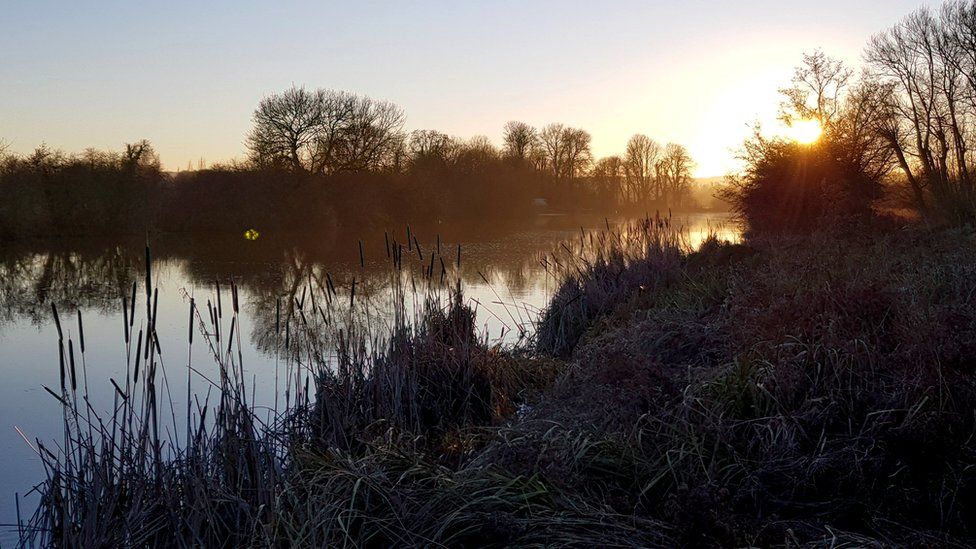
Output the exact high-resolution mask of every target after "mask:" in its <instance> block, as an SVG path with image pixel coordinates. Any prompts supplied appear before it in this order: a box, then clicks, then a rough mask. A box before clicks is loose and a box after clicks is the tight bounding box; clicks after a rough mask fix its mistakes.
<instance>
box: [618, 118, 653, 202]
mask: <svg viewBox="0 0 976 549" xmlns="http://www.w3.org/2000/svg"><path fill="white" fill-rule="evenodd" d="M660 156H661V146H660V145H659V144H658V143H657V142H656V141H654V140H653V139H651V138H650V137H648V136H646V135H643V134H636V135H634V136H632V137H631V138H630V139H629V140H628V141H627V150H626V152H625V153H624V161H623V162H624V173H625V176H626V179H625V180H626V187H627V195H628V198H629V200H630V201H631V202H632V203H634V204H637V203H644V205H646V204H647V202H648V201H656V200H660V199H661V198H662V194H663V191H662V189H661V188H660V185H659V184H658V181H657V179H656V174H655V167H656V166H657V163H658V160H659V159H660Z"/></svg>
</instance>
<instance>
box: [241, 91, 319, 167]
mask: <svg viewBox="0 0 976 549" xmlns="http://www.w3.org/2000/svg"><path fill="white" fill-rule="evenodd" d="M324 103H325V92H324V91H323V90H316V91H308V90H306V89H305V88H304V87H301V88H298V87H292V88H291V89H289V90H286V91H284V92H283V93H280V94H275V95H272V96H270V97H266V98H264V99H262V100H261V102H260V103H259V104H258V108H257V109H256V110H255V111H254V118H253V120H254V128H253V129H252V130H251V134H250V135H249V136H248V139H247V147H248V149H249V150H250V152H251V156H252V158H253V159H254V160H255V161H256V162H257V163H258V164H261V165H282V164H284V165H287V166H289V167H290V168H292V169H294V170H296V171H306V172H308V171H312V170H313V167H314V158H315V157H316V156H317V155H318V154H319V153H318V152H317V147H318V146H319V144H320V141H321V138H322V126H323V119H324V117H325V113H324Z"/></svg>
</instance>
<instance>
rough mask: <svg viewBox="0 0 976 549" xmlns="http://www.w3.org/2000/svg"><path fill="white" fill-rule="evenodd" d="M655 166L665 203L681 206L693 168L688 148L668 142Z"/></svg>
mask: <svg viewBox="0 0 976 549" xmlns="http://www.w3.org/2000/svg"><path fill="white" fill-rule="evenodd" d="M656 167H657V170H656V171H657V174H658V177H659V178H660V186H661V187H662V189H663V194H664V198H665V201H666V203H667V204H668V206H669V207H681V206H682V205H683V203H684V200H685V198H687V196H688V192H689V190H690V187H691V180H692V177H691V174H692V171H693V170H694V169H695V162H694V161H693V160H692V159H691V155H690V154H689V153H688V149H686V148H684V147H683V146H681V145H678V144H675V143H668V144H667V146H666V147H665V148H664V154H663V156H662V157H661V160H660V161H659V162H658V164H657V166H656Z"/></svg>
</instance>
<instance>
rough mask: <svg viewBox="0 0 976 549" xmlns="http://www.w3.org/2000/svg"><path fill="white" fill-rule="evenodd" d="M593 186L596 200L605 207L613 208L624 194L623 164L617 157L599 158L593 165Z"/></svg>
mask: <svg viewBox="0 0 976 549" xmlns="http://www.w3.org/2000/svg"><path fill="white" fill-rule="evenodd" d="M591 175H592V178H593V184H594V185H595V187H596V194H597V197H598V200H599V201H600V202H601V203H602V204H604V205H607V206H615V205H616V204H617V203H618V202H619V201H620V200H621V197H622V194H623V192H624V189H623V182H624V162H623V160H622V159H621V158H620V157H619V156H616V155H614V156H607V157H605V158H601V159H600V160H598V161H597V163H596V164H594V165H593V171H592V174H591Z"/></svg>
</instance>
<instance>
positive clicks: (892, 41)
mask: <svg viewBox="0 0 976 549" xmlns="http://www.w3.org/2000/svg"><path fill="white" fill-rule="evenodd" d="M974 48H976V2H972V1H964V2H949V3H947V4H945V5H944V6H943V8H942V9H941V11H939V12H938V13H933V12H932V11H930V10H928V9H920V10H918V11H916V12H914V13H912V14H911V15H909V16H908V17H907V18H905V19H904V20H902V21H901V22H900V23H898V24H897V25H895V26H894V27H892V28H890V29H888V30H887V31H885V32H883V33H881V34H878V35H877V36H875V37H874V38H872V40H871V42H870V45H869V46H868V48H867V53H866V59H867V61H868V63H869V64H870V66H871V68H872V70H873V71H874V75H875V77H876V79H877V80H878V81H879V82H880V84H881V85H883V86H885V88H884V89H885V95H884V97H883V99H884V100H885V108H886V114H887V115H888V119H887V123H886V124H885V125H884V126H882V132H881V133H882V135H883V136H884V137H885V138H886V139H887V142H888V144H889V146H890V148H891V150H892V154H893V155H894V157H895V158H896V159H897V161H898V165H899V167H900V169H901V170H902V171H903V172H904V174H905V178H906V180H907V182H908V184H909V185H910V187H911V188H912V190H913V194H914V196H915V200H916V202H917V205H918V207H919V209H920V210H923V211H924V210H926V209H927V204H926V202H925V197H926V195H931V197H932V198H933V199H934V201H935V203H936V205H937V206H939V208H940V209H941V210H942V211H944V212H947V213H948V214H949V215H951V216H953V217H962V218H972V217H974V216H976V187H974V183H976V182H974V178H973V175H972V169H971V167H970V164H971V154H972V151H973V148H974V147H976V134H974V131H973V120H974V117H976V99H974V98H976V49H974Z"/></svg>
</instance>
